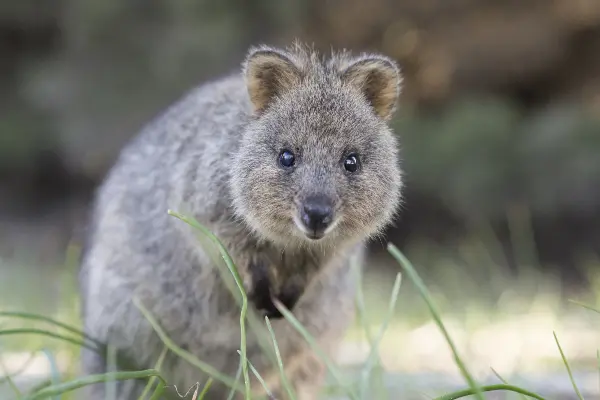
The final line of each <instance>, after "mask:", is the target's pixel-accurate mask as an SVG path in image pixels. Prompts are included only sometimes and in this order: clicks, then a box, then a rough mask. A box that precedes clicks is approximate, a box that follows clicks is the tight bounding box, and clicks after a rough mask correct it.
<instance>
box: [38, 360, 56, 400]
mask: <svg viewBox="0 0 600 400" xmlns="http://www.w3.org/2000/svg"><path fill="white" fill-rule="evenodd" d="M42 352H43V353H44V355H45V356H46V358H47V359H48V363H49V364H50V380H51V382H52V385H58V384H59V383H60V372H59V370H58V366H57V365H56V360H55V358H54V356H53V355H52V353H50V352H49V351H48V350H46V349H42ZM59 398H60V396H55V397H54V400H58V399H59Z"/></svg>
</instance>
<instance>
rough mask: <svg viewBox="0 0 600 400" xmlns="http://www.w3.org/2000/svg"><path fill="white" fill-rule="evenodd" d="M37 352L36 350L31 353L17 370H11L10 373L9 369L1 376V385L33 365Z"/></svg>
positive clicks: (0, 364)
mask: <svg viewBox="0 0 600 400" xmlns="http://www.w3.org/2000/svg"><path fill="white" fill-rule="evenodd" d="M35 353H36V352H33V353H31V354H30V355H29V358H28V359H27V360H26V361H25V362H24V363H23V365H21V366H20V367H19V368H17V370H16V371H14V372H11V373H8V371H7V374H6V375H4V376H0V385H2V384H4V383H5V382H6V383H8V380H9V379H13V378H15V377H16V376H18V375H20V374H22V373H23V372H24V371H25V370H26V369H27V367H29V366H30V365H31V363H32V362H33V360H35ZM0 366H2V363H1V361H0ZM2 368H3V369H4V366H2Z"/></svg>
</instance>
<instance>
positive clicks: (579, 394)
mask: <svg viewBox="0 0 600 400" xmlns="http://www.w3.org/2000/svg"><path fill="white" fill-rule="evenodd" d="M552 333H553V334H554V340H555V341H556V346H558V351H560V356H561V358H562V360H563V363H564V364H565V368H567V373H568V374H569V379H570V380H571V384H572V385H573V389H575V393H576V394H577V397H578V398H579V400H583V396H582V395H581V392H580V391H579V388H578V387H577V384H576V383H575V379H573V373H572V372H571V367H570V366H569V362H568V361H567V357H565V353H564V352H563V349H562V347H561V346H560V342H559V341H558V337H557V336H556V332H552Z"/></svg>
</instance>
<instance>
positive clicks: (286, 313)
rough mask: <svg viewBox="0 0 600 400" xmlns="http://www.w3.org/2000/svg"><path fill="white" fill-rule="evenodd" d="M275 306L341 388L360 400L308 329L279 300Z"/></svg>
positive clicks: (276, 300)
mask: <svg viewBox="0 0 600 400" xmlns="http://www.w3.org/2000/svg"><path fill="white" fill-rule="evenodd" d="M273 304H274V305H275V308H277V309H278V310H279V312H280V313H281V314H282V315H283V316H284V318H285V319H286V320H287V321H288V322H289V323H290V324H292V326H293V327H294V328H295V329H296V330H297V331H298V332H299V333H300V334H301V335H302V337H304V340H306V342H307V343H308V344H309V345H310V347H311V348H312V349H313V351H314V352H315V354H316V355H317V356H318V357H319V358H320V359H321V361H322V362H323V363H324V364H325V365H326V366H327V369H328V370H329V372H330V373H331V375H332V376H333V378H334V379H335V381H336V382H337V384H338V385H339V386H340V388H343V390H344V391H345V392H346V394H347V395H348V396H349V397H350V398H351V399H352V400H358V396H357V394H356V393H354V391H353V390H352V389H351V388H350V387H349V386H348V385H344V384H343V380H342V377H341V374H340V372H339V371H338V369H337V368H336V367H335V365H334V364H333V362H332V361H331V360H330V359H329V357H327V355H326V354H325V352H324V351H323V350H322V349H321V348H320V346H319V345H318V344H317V342H316V341H315V339H314V338H313V337H312V336H311V335H310V333H308V332H307V331H306V329H305V328H304V327H303V326H302V324H301V323H300V322H299V321H298V320H297V319H296V317H294V314H292V313H291V312H290V311H289V310H288V309H287V308H286V307H285V306H284V305H283V304H282V303H281V302H280V301H279V300H278V299H273Z"/></svg>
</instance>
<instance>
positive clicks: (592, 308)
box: [568, 299, 600, 314]
mask: <svg viewBox="0 0 600 400" xmlns="http://www.w3.org/2000/svg"><path fill="white" fill-rule="evenodd" d="M568 301H570V302H571V303H573V304H577V305H578V306H581V307H583V308H587V309H588V310H591V311H594V312H596V313H598V314H600V310H599V309H597V308H595V307H592V306H590V305H587V304H584V303H580V302H578V301H577V300H572V299H569V300H568Z"/></svg>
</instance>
